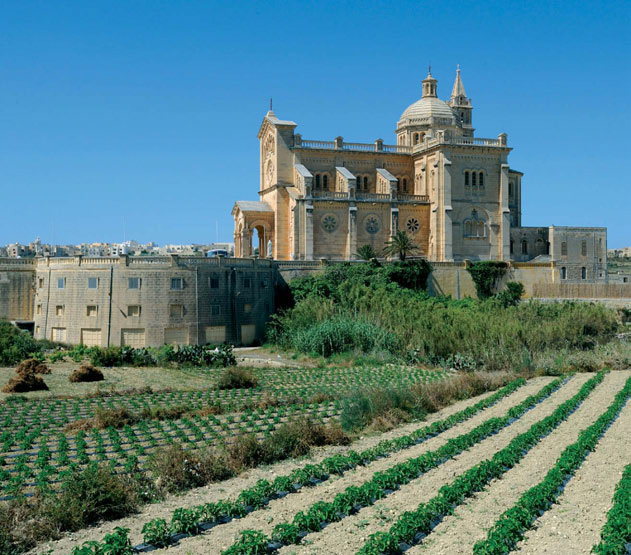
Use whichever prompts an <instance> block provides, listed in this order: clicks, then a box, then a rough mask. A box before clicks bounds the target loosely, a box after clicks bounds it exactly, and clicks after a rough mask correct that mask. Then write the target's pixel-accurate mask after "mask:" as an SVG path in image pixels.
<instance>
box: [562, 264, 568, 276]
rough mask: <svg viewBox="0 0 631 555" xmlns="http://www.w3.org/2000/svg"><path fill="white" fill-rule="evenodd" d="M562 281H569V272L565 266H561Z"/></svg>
mask: <svg viewBox="0 0 631 555" xmlns="http://www.w3.org/2000/svg"><path fill="white" fill-rule="evenodd" d="M561 279H567V270H566V268H565V266H561Z"/></svg>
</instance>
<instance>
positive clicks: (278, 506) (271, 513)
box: [169, 378, 569, 553]
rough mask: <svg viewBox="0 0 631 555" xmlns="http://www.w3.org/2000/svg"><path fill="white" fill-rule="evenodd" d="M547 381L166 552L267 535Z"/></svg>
mask: <svg viewBox="0 0 631 555" xmlns="http://www.w3.org/2000/svg"><path fill="white" fill-rule="evenodd" d="M550 381H551V379H550V378H537V379H535V380H532V381H531V382H529V383H528V384H527V385H525V386H524V387H521V388H519V389H518V390H517V391H516V392H515V393H514V394H512V395H510V396H509V397H508V398H506V399H503V400H502V401H500V402H499V403H497V404H496V405H494V406H493V407H490V408H489V409H487V410H485V411H482V412H481V413H479V414H477V415H476V416H474V417H473V418H471V419H470V420H468V421H466V422H463V423H462V424H460V425H459V426H456V427H454V428H452V429H451V430H448V431H447V432H445V433H443V434H441V435H439V436H437V437H435V438H432V439H430V440H428V441H426V442H424V443H422V444H420V445H416V446H414V447H411V448H409V449H405V450H404V451H400V452H398V453H394V454H393V455H392V456H391V457H388V458H386V459H380V460H378V461H375V462H374V463H372V464H370V465H368V466H366V467H359V468H358V469H356V470H354V471H351V472H347V473H346V474H345V475H344V476H342V477H340V478H337V479H333V480H329V481H327V482H325V483H323V484H321V485H319V486H317V487H315V488H310V489H306V490H305V491H304V492H300V493H299V494H297V495H290V496H287V497H285V498H283V499H276V500H274V501H272V502H271V503H270V504H269V507H268V510H265V511H257V512H254V513H252V514H251V515H248V516H247V517H245V518H242V519H238V520H235V521H233V522H230V523H229V524H225V525H222V526H218V527H216V528H213V529H211V530H209V531H208V532H207V533H205V534H203V535H201V536H198V537H195V538H188V539H186V540H185V541H183V542H182V543H181V545H180V546H175V547H171V548H169V553H190V552H192V553H208V552H209V549H211V547H212V549H213V550H217V552H219V551H220V550H222V549H225V548H227V547H228V546H230V545H231V544H232V543H233V542H234V539H235V537H237V536H238V533H239V532H240V531H241V530H246V529H255V530H262V531H263V532H265V533H268V534H269V533H270V532H271V531H272V529H273V528H274V526H276V524H278V523H279V522H287V521H291V519H292V518H293V517H294V515H295V514H296V513H297V512H298V511H302V510H306V509H308V508H309V507H310V506H311V505H313V503H315V502H317V501H322V500H330V499H332V498H333V497H334V496H335V495H336V494H337V493H339V492H342V491H344V490H345V489H346V488H347V487H348V486H350V485H358V484H361V483H362V482H364V481H365V480H369V479H370V478H371V477H372V476H373V474H374V473H375V472H377V471H381V470H385V469H386V468H390V467H392V466H394V465H395V464H397V463H399V462H402V461H405V460H407V459H409V458H411V457H417V456H419V455H421V454H422V453H425V452H427V451H430V450H433V449H437V448H438V447H440V446H441V445H444V444H445V443H446V441H447V440H448V439H450V438H452V437H455V436H458V435H460V434H462V433H465V432H467V431H469V430H471V429H473V428H475V427H476V426H478V425H479V424H481V423H482V422H483V421H485V420H486V419H488V418H491V417H493V416H499V415H503V414H505V413H506V411H507V410H508V408H509V407H511V406H514V405H516V404H518V403H520V402H521V401H523V400H524V399H525V398H526V397H528V396H529V395H532V394H534V393H536V392H537V391H539V389H541V387H543V385H544V384H546V383H549V382H550ZM568 385H569V384H568Z"/></svg>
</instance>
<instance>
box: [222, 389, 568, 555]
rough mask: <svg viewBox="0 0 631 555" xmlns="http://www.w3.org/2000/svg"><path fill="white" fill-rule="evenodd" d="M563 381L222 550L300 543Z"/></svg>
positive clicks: (508, 420)
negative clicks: (268, 532) (255, 544)
mask: <svg viewBox="0 0 631 555" xmlns="http://www.w3.org/2000/svg"><path fill="white" fill-rule="evenodd" d="M563 381H564V380H563V379H562V378H559V379H558V380H555V381H554V382H552V383H550V384H548V385H546V386H544V387H543V388H542V389H541V390H539V392H537V393H536V394H535V395H531V396H529V397H528V398H527V399H525V400H524V401H522V402H521V403H519V404H518V405H516V406H514V407H512V408H510V409H509V410H508V411H507V413H506V415H505V416H503V417H499V418H489V419H488V420H486V421H485V422H483V423H482V424H480V425H479V426H477V427H475V428H474V429H473V430H471V431H470V432H467V433H464V434H461V435H459V436H457V437H455V438H453V439H450V440H448V441H447V442H446V443H445V444H444V445H443V446H441V447H439V448H438V449H436V450H435V451H428V452H426V453H423V454H422V455H420V456H418V457H415V458H412V459H408V460H406V461H404V462H401V463H398V464H396V465H394V466H392V467H390V468H388V469H387V470H384V471H382V472H375V473H374V474H373V476H372V478H371V479H369V480H367V481H365V482H364V483H363V484H361V485H359V486H355V485H352V486H349V487H347V488H346V489H345V490H344V492H342V493H338V494H337V495H336V496H335V497H334V498H333V500H332V501H328V502H327V501H318V502H317V503H315V504H314V505H312V506H311V507H310V508H309V509H308V510H307V511H305V512H303V511H300V512H298V513H297V514H296V515H295V516H294V518H293V521H292V522H291V523H289V522H285V523H281V524H278V525H277V526H276V527H275V528H274V530H273V532H272V535H271V538H268V537H266V536H265V535H264V534H260V533H256V532H255V531H248V532H249V533H247V534H245V535H242V536H241V538H239V540H238V541H237V542H236V543H235V544H233V545H232V546H231V547H230V548H228V549H227V550H226V551H224V554H225V555H238V554H240V555H245V554H246V553H250V552H251V545H250V544H251V542H252V540H253V538H256V542H258V543H260V544H261V545H263V544H266V545H267V546H268V549H271V550H277V549H279V548H280V547H281V546H283V545H292V544H297V543H299V542H300V541H301V540H302V538H304V537H305V536H306V535H307V534H309V533H310V532H319V531H320V530H321V529H322V528H323V527H324V526H325V525H326V524H328V523H330V522H337V521H340V520H342V519H344V518H346V517H347V516H349V515H351V514H354V513H355V512H357V511H359V510H360V509H361V508H362V507H368V506H370V505H373V504H374V503H375V502H376V501H377V500H379V499H383V498H384V497H386V496H388V495H390V494H391V493H392V492H393V491H395V490H397V489H399V488H400V487H401V486H403V485H406V484H408V483H410V482H411V481H412V480H415V479H417V478H418V477H419V476H421V475H422V474H424V473H426V472H427V471H429V470H431V469H432V468H436V467H437V466H439V465H441V464H443V463H444V462H446V461H448V460H449V459H450V458H452V457H455V456H457V455H458V454H460V453H462V452H463V451H465V450H467V449H470V448H471V447H473V446H474V445H476V444H477V443H479V442H481V441H483V440H484V439H486V438H487V437H489V436H491V435H493V434H496V433H497V432H499V431H500V430H501V429H502V428H505V427H506V426H509V425H511V424H512V423H513V422H515V421H516V420H517V419H518V418H521V416H523V415H524V414H525V413H526V412H527V411H528V410H530V409H531V408H533V407H534V406H535V405H536V404H538V403H540V402H541V401H543V399H545V398H547V397H548V396H550V394H551V393H552V392H553V391H555V390H556V389H557V388H558V387H559V386H560V385H561V383H563Z"/></svg>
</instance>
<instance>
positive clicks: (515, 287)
mask: <svg viewBox="0 0 631 555" xmlns="http://www.w3.org/2000/svg"><path fill="white" fill-rule="evenodd" d="M523 294H524V285H523V283H520V282H519V281H509V282H508V283H507V284H506V289H504V290H503V291H500V292H499V293H498V294H497V295H495V298H496V299H497V300H498V301H499V303H500V304H501V305H502V306H503V307H504V308H507V307H509V306H516V305H517V304H518V303H519V301H520V300H521V298H522V296H523Z"/></svg>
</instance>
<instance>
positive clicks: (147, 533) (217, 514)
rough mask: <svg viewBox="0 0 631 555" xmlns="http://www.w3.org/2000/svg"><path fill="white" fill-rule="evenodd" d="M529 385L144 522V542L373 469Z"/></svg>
mask: <svg viewBox="0 0 631 555" xmlns="http://www.w3.org/2000/svg"><path fill="white" fill-rule="evenodd" d="M561 382H562V380H556V381H555V382H553V383H552V384H550V385H549V386H547V387H548V389H547V391H549V392H552V390H553V389H554V388H556V387H559V386H560V384H561ZM525 383H526V382H525V380H524V379H523V378H520V379H518V380H515V381H513V382H511V383H509V384H508V385H506V386H505V387H503V388H501V389H499V390H498V391H496V392H495V393H493V394H492V395H489V396H488V397H486V398H485V399H482V400H481V401H478V402H477V403H476V404H474V405H472V406H470V407H467V408H466V409H464V410H461V411H459V412H457V413H454V414H452V415H451V416H448V417H447V418H444V419H442V420H438V421H436V422H433V423H432V424H430V425H428V426H424V427H422V428H419V429H417V430H415V431H414V432H412V433H410V434H408V435H406V436H402V437H399V438H396V439H391V440H382V441H380V442H379V443H378V444H377V445H376V446H374V447H372V448H370V449H366V450H364V451H361V452H357V451H354V450H350V451H348V452H346V453H344V454H336V455H332V456H330V457H327V458H325V459H324V460H322V461H321V462H320V463H319V464H307V465H305V466H303V467H302V468H299V469H296V470H294V471H293V472H291V473H290V474H287V475H284V476H279V477H277V478H276V479H274V480H272V481H269V480H259V481H258V482H257V483H256V484H255V486H253V487H251V488H247V489H245V490H243V491H241V493H240V494H239V496H238V497H237V499H236V500H234V501H232V500H229V499H226V500H221V501H218V502H215V503H206V504H202V505H198V506H195V507H190V508H184V507H183V508H179V509H176V511H175V512H174V513H173V514H172V517H171V521H170V523H167V522H166V521H165V520H163V519H155V520H152V521H149V522H147V523H146V524H145V526H144V527H143V534H144V542H145V544H150V545H154V546H155V547H158V546H162V545H167V544H168V543H170V542H171V541H172V540H173V537H172V536H171V534H196V533H198V532H199V531H201V530H203V529H207V528H209V527H212V526H216V525H219V524H222V523H224V522H228V521H230V520H232V519H234V518H240V517H242V516H245V515H246V514H249V513H250V512H252V511H254V510H258V509H261V508H263V507H265V506H266V505H267V504H268V503H269V501H270V500H271V499H277V498H280V497H284V496H285V495H288V494H291V493H294V492H297V491H299V490H300V489H301V488H303V487H311V486H314V485H315V484H318V483H321V482H322V481H325V480H328V479H329V478H330V476H332V475H337V476H341V475H343V474H344V473H345V472H347V471H349V470H352V469H355V468H357V467H358V466H365V465H368V464H370V463H371V462H373V461H375V460H377V459H379V458H382V457H387V456H389V455H390V454H391V453H394V452H397V451H401V450H404V449H408V448H410V447H412V446H414V445H418V444H419V443H422V442H423V441H426V440H427V439H429V438H432V437H435V436H437V435H438V434H440V433H443V432H445V431H446V430H449V429H450V428H452V427H454V426H456V425H458V424H460V423H462V422H464V421H466V420H468V419H470V418H472V417H473V416H474V415H475V414H477V413H478V412H480V411H482V410H484V409H486V408H488V407H490V406H492V405H493V404H495V403H497V402H498V401H499V400H500V399H502V398H504V397H506V396H508V395H510V394H511V393H513V392H514V391H515V390H517V389H518V388H519V387H522V386H523V385H524V384H525Z"/></svg>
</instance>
